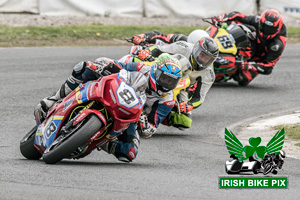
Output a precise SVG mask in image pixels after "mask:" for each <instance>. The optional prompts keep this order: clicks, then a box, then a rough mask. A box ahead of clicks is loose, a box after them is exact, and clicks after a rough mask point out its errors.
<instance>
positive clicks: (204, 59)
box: [193, 48, 216, 69]
mask: <svg viewBox="0 0 300 200" xmlns="http://www.w3.org/2000/svg"><path fill="white" fill-rule="evenodd" d="M193 57H194V59H195V60H196V62H197V64H198V65H199V67H202V68H206V67H209V66H210V65H211V64H212V63H213V62H214V61H215V59H216V57H215V56H212V55H209V54H207V53H206V52H204V51H203V50H202V49H201V48H198V49H197V50H195V48H194V49H193ZM199 69H200V68H199Z"/></svg>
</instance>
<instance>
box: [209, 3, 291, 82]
mask: <svg viewBox="0 0 300 200" xmlns="http://www.w3.org/2000/svg"><path fill="white" fill-rule="evenodd" d="M212 21H213V22H214V23H218V22H227V23H231V22H235V23H241V24H244V25H246V26H248V27H249V28H250V29H252V30H253V31H254V32H255V33H256V38H255V39H254V40H251V47H250V48H248V49H247V50H246V51H245V52H244V53H245V54H248V55H249V57H250V60H249V61H254V62H255V64H250V63H248V62H244V63H242V64H243V66H242V68H243V69H246V70H243V71H242V72H241V74H239V75H238V76H237V77H235V79H236V80H237V81H238V82H239V84H240V85H247V84H248V83H249V82H250V81H251V80H253V78H255V77H256V76H257V75H258V74H264V75H269V74H271V73H272V70H273V68H274V66H275V64H276V63H277V61H278V60H279V59H280V57H281V54H282V52H283V50H284V48H285V44H286V34H287V31H286V26H285V25H284V23H283V19H282V16H281V15H280V13H279V12H278V11H277V10H274V9H270V10H266V11H265V12H263V13H262V14H261V16H248V15H245V14H242V13H239V12H236V11H235V12H231V13H228V14H221V15H220V16H215V17H212Z"/></svg>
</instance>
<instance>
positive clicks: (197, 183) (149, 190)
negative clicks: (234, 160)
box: [0, 45, 300, 200]
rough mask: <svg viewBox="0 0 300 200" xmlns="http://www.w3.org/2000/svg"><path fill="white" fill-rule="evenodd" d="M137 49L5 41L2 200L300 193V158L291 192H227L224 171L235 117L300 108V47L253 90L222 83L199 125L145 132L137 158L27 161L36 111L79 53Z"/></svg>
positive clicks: (292, 167)
mask: <svg viewBox="0 0 300 200" xmlns="http://www.w3.org/2000/svg"><path fill="white" fill-rule="evenodd" d="M128 50H129V47H86V48H85V47H77V48H72V47H68V48H66V47H61V48H12V49H6V48H3V49H0V57H1V64H0V65H1V67H0V69H1V73H0V82H1V84H0V87H1V97H2V98H1V107H0V111H1V115H0V121H1V133H0V191H1V192H0V199H221V198H222V199H260V198H265V199H285V200H286V199H299V198H298V194H299V190H300V181H299V180H300V173H299V166H300V161H299V160H296V159H292V158H287V159H286V162H285V164H284V166H283V168H284V170H283V171H280V173H279V175H278V176H281V175H282V176H288V181H289V183H288V187H289V189H288V190H285V189H278V190H275V189H244V190H238V189H236V190H220V189H218V180H219V179H218V177H219V176H222V175H227V174H226V173H225V170H224V165H225V161H226V160H228V158H229V154H228V152H227V150H226V147H225V143H224V134H223V132H224V128H225V127H230V126H232V127H233V130H232V131H233V132H235V133H236V132H238V130H239V126H233V124H242V125H243V124H244V123H245V122H247V121H249V120H255V118H259V117H261V116H266V115H269V114H270V113H273V115H277V114H281V113H285V112H288V111H291V110H297V109H298V110H299V108H300V103H299V102H300V87H299V86H300V78H299V77H300V69H299V62H300V45H288V46H287V47H286V50H285V52H284V54H283V56H282V58H281V60H280V61H279V62H278V64H277V66H276V68H275V69H274V71H273V73H272V74H271V75H270V76H259V77H257V78H256V79H255V80H254V81H253V82H252V83H251V84H250V85H249V86H247V87H245V88H244V87H239V86H237V84H235V83H233V82H230V83H227V84H215V85H214V86H213V87H212V89H211V90H210V92H209V93H208V96H207V98H206V101H205V102H204V104H203V105H202V106H201V107H200V108H199V109H198V110H197V111H196V112H194V113H193V126H192V128H191V129H190V130H188V131H184V132H182V131H179V130H177V129H173V128H166V127H164V126H160V127H159V130H158V133H157V134H155V135H154V136H153V137H152V138H151V139H149V140H143V139H142V140H141V145H140V148H139V154H138V156H137V158H136V160H134V162H132V163H130V164H128V163H121V162H119V161H118V160H117V159H116V158H115V157H113V156H112V155H108V154H106V153H105V152H98V151H94V152H93V153H92V154H90V155H89V156H88V157H86V158H84V159H82V160H76V161H73V160H64V161H62V162H60V163H58V164H56V165H47V164H45V163H43V161H41V160H40V161H30V160H26V159H24V158H23V157H22V155H21V154H20V152H19V142H20V140H21V138H22V137H23V136H24V135H25V134H26V133H27V131H29V130H30V129H31V128H32V127H33V126H34V124H35V123H34V118H33V109H34V107H35V105H36V104H37V103H38V102H39V101H40V99H42V98H43V97H45V96H47V95H49V94H50V93H52V92H54V91H56V90H57V89H58V88H59V87H60V85H61V84H62V83H63V82H64V81H65V80H66V78H67V77H68V75H69V73H70V72H71V70H72V68H73V66H74V65H75V64H76V63H78V62H79V61H81V60H94V59H95V58H97V57H99V56H106V57H110V58H114V59H117V58H120V57H121V56H123V55H124V54H126V53H127V52H128ZM249 137H251V136H249ZM261 137H262V139H263V133H261ZM287 154H288V152H287Z"/></svg>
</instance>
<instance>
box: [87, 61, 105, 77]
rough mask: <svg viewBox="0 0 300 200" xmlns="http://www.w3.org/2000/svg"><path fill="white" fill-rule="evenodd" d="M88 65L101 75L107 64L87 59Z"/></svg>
mask: <svg viewBox="0 0 300 200" xmlns="http://www.w3.org/2000/svg"><path fill="white" fill-rule="evenodd" d="M86 67H87V68H90V69H91V70H92V71H93V72H95V73H96V74H98V75H100V74H101V72H102V71H103V68H104V67H105V65H104V64H103V63H99V62H91V61H87V62H86Z"/></svg>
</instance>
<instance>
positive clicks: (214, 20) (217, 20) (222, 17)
mask: <svg viewBox="0 0 300 200" xmlns="http://www.w3.org/2000/svg"><path fill="white" fill-rule="evenodd" d="M225 16H226V14H221V15H219V16H214V17H211V21H212V23H213V24H218V23H221V22H225V21H227V18H225Z"/></svg>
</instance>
